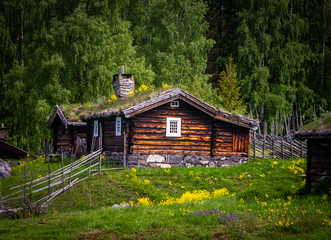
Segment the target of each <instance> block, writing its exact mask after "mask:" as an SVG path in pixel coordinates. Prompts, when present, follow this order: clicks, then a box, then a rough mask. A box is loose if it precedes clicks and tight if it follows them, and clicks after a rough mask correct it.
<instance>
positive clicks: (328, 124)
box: [301, 113, 331, 130]
mask: <svg viewBox="0 0 331 240" xmlns="http://www.w3.org/2000/svg"><path fill="white" fill-rule="evenodd" d="M323 129H331V113H328V114H327V115H326V117H324V118H321V119H319V120H318V121H315V122H312V123H309V124H307V125H305V126H303V127H302V129H301V130H323Z"/></svg>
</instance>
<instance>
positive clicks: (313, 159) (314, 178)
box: [306, 139, 331, 190]
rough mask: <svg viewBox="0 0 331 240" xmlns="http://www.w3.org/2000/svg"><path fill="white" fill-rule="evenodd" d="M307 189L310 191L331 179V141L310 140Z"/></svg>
mask: <svg viewBox="0 0 331 240" xmlns="http://www.w3.org/2000/svg"><path fill="white" fill-rule="evenodd" d="M307 145H308V151H307V155H308V158H307V182H306V184H307V187H308V188H309V189H310V190H313V189H314V186H315V185H316V184H317V183H318V182H319V181H321V180H323V179H325V178H329V179H331V142H330V139H308V143H307Z"/></svg>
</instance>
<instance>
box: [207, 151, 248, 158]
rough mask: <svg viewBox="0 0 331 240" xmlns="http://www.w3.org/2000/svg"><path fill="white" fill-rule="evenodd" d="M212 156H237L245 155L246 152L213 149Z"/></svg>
mask: <svg viewBox="0 0 331 240" xmlns="http://www.w3.org/2000/svg"><path fill="white" fill-rule="evenodd" d="M213 153H214V156H225V157H231V156H238V157H247V153H244V152H222V151H213Z"/></svg>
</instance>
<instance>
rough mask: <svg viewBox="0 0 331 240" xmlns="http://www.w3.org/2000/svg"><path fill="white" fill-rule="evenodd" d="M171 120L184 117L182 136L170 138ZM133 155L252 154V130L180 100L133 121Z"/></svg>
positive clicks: (131, 150) (131, 135)
mask: <svg viewBox="0 0 331 240" xmlns="http://www.w3.org/2000/svg"><path fill="white" fill-rule="evenodd" d="M167 117H176V118H177V117H178V118H181V137H167V136H166V121H167ZM131 131H132V133H131V134H130V141H129V142H130V143H131V144H129V146H130V153H137V154H172V155H200V156H210V155H216V156H217V155H223V156H233V155H242V152H245V153H248V143H249V130H248V129H245V128H242V127H238V126H237V125H233V124H230V123H225V122H224V121H220V120H214V118H212V117H211V116H209V115H207V114H205V113H203V112H202V111H200V110H198V109H196V108H194V107H192V106H191V105H190V104H188V103H186V102H184V101H181V100H179V107H171V106H170V103H167V104H164V105H162V106H159V107H157V108H154V109H151V110H149V111H146V112H144V113H141V114H139V115H137V116H135V117H133V119H132V128H131Z"/></svg>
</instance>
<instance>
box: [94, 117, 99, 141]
mask: <svg viewBox="0 0 331 240" xmlns="http://www.w3.org/2000/svg"><path fill="white" fill-rule="evenodd" d="M93 137H99V121H98V120H95V121H94V128H93Z"/></svg>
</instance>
